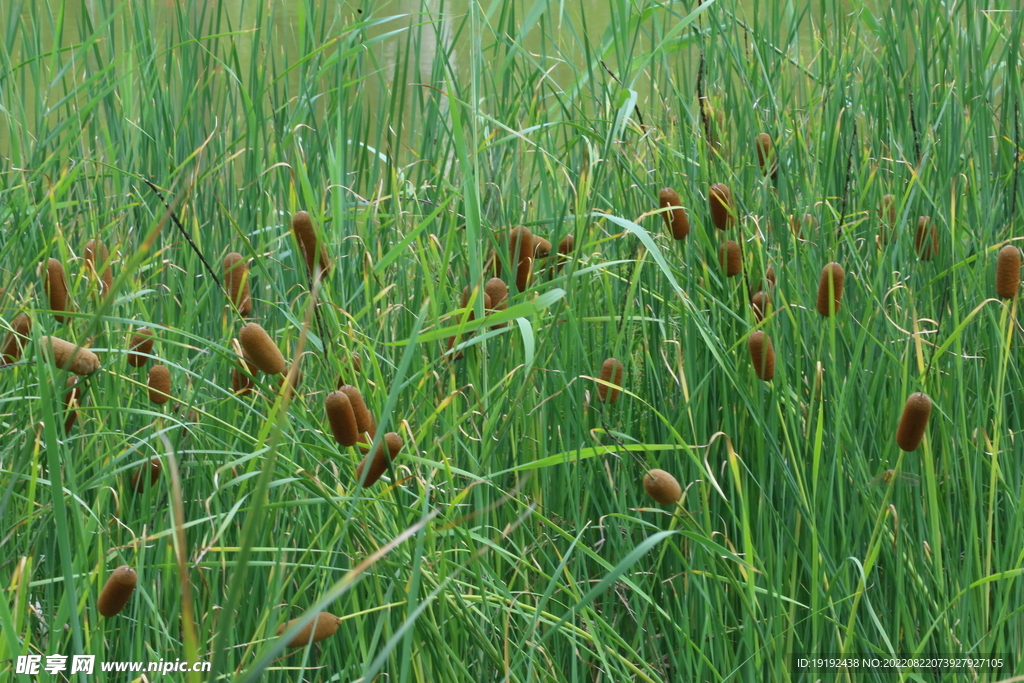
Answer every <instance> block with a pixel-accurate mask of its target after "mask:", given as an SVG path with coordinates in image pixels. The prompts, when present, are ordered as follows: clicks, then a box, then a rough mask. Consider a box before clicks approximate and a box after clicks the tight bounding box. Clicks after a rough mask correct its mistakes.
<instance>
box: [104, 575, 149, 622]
mask: <svg viewBox="0 0 1024 683" xmlns="http://www.w3.org/2000/svg"><path fill="white" fill-rule="evenodd" d="M138 582H139V575H138V574H136V573H135V570H134V569H132V568H131V567H129V566H128V565H123V566H120V567H118V568H117V569H115V570H114V572H113V573H112V574H111V575H110V578H108V579H107V582H106V583H105V584H104V585H103V590H102V591H100V597H99V600H97V601H96V609H97V610H99V613H100V614H102V615H103V616H105V617H107V618H108V619H109V618H110V617H113V616H116V615H117V614H118V613H119V612H120V611H121V610H123V609H124V606H125V605H127V604H128V600H129V599H130V598H131V597H132V593H134V592H135V585H136V584H137V583H138Z"/></svg>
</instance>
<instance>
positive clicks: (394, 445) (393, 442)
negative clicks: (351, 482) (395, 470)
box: [356, 432, 405, 488]
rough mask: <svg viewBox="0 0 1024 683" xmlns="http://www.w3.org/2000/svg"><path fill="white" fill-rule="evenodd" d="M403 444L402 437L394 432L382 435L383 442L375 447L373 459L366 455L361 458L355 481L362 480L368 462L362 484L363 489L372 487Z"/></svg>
mask: <svg viewBox="0 0 1024 683" xmlns="http://www.w3.org/2000/svg"><path fill="white" fill-rule="evenodd" d="M404 445H405V443H404V442H403V441H402V437H400V436H399V435H398V434H396V433H394V432H388V433H387V434H385V435H384V440H383V442H382V443H381V444H380V445H379V446H378V447H377V452H376V453H375V454H374V455H373V458H372V459H371V457H370V456H369V455H367V456H366V457H365V458H363V460H362V462H360V463H359V465H358V466H357V467H356V481H358V480H360V479H362V478H363V470H364V469H365V468H366V466H367V461H369V467H370V469H369V471H367V473H366V481H364V482H363V487H364V488H365V487H367V486H373V485H374V484H376V483H377V480H378V479H380V478H381V476H382V475H383V474H384V473H385V472H387V470H388V463H389V462H390V461H391V460H394V459H395V458H396V457H397V456H398V453H399V452H400V451H401V450H402V446H404Z"/></svg>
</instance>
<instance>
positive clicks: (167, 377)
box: [149, 365, 171, 406]
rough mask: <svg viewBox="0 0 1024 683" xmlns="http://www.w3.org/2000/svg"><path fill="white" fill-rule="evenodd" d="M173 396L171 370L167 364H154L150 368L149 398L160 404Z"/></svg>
mask: <svg viewBox="0 0 1024 683" xmlns="http://www.w3.org/2000/svg"><path fill="white" fill-rule="evenodd" d="M170 398H171V371H170V370H168V369H167V366H166V365H154V366H153V367H151V368H150V369H149V400H150V401H152V402H153V403H155V404H157V405H158V406H160V405H163V404H164V403H167V401H169V400H170Z"/></svg>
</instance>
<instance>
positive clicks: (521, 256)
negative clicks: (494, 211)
mask: <svg viewBox="0 0 1024 683" xmlns="http://www.w3.org/2000/svg"><path fill="white" fill-rule="evenodd" d="M508 253H509V259H510V261H509V262H510V263H512V264H513V265H515V264H517V263H520V262H522V261H524V260H525V259H527V258H530V257H531V256H533V233H532V232H530V229H529V228H527V227H526V226H524V225H517V226H516V227H514V228H512V231H511V232H510V233H509V236H508Z"/></svg>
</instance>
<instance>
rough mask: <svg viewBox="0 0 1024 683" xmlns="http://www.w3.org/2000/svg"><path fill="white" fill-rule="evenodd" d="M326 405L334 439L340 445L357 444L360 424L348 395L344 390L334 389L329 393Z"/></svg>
mask: <svg viewBox="0 0 1024 683" xmlns="http://www.w3.org/2000/svg"><path fill="white" fill-rule="evenodd" d="M324 407H325V408H326V410H327V421H328V422H329V423H330V425H331V433H332V434H334V440H335V441H337V442H338V445H340V446H346V447H348V446H355V445H356V442H357V441H359V426H358V422H357V421H356V414H355V411H354V410H353V409H352V401H350V400H349V397H348V395H347V394H346V393H345V392H344V391H332V392H331V393H330V394H328V395H327V400H326V401H325V402H324Z"/></svg>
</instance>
